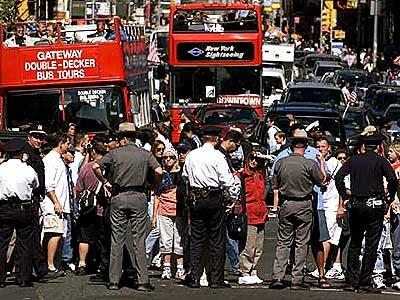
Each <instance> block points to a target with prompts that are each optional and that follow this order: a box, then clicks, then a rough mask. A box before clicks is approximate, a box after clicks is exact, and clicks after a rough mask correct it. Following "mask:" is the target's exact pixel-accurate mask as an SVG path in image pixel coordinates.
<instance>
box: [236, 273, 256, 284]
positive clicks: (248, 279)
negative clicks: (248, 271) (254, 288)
mask: <svg viewBox="0 0 400 300" xmlns="http://www.w3.org/2000/svg"><path fill="white" fill-rule="evenodd" d="M238 283H239V284H256V282H255V279H254V277H253V276H249V275H247V276H242V277H239V280H238Z"/></svg>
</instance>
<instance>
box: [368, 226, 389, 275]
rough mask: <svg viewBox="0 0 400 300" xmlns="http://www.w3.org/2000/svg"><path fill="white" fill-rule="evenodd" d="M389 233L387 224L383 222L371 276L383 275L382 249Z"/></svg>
mask: <svg viewBox="0 0 400 300" xmlns="http://www.w3.org/2000/svg"><path fill="white" fill-rule="evenodd" d="M389 234H390V232H389V231H388V226H386V223H383V229H382V234H381V238H380V240H379V246H378V251H377V257H376V262H375V267H374V273H373V274H372V277H376V276H383V273H384V272H385V263H384V261H383V251H384V248H385V241H386V238H387V236H388V235H389Z"/></svg>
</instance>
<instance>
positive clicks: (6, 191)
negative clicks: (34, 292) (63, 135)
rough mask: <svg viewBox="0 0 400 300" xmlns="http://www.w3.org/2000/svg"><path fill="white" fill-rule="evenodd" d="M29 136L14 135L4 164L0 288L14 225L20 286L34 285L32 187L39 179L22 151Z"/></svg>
mask: <svg viewBox="0 0 400 300" xmlns="http://www.w3.org/2000/svg"><path fill="white" fill-rule="evenodd" d="M24 146H25V140H22V139H11V140H9V141H8V142H7V144H6V147H5V150H6V152H7V156H8V160H7V161H5V162H4V163H2V164H1V165H0V288H3V287H5V281H6V270H5V266H6V260H7V248H8V244H9V242H10V239H11V236H12V234H13V231H14V229H15V230H16V233H17V246H18V248H19V254H20V268H19V273H20V274H19V278H20V282H19V284H20V286H21V287H27V286H31V285H32V283H31V272H32V251H33V246H32V234H33V207H32V191H33V189H35V188H37V187H38V186H39V179H38V176H37V174H36V172H35V171H34V170H33V168H32V167H30V166H28V165H27V164H26V160H27V155H26V154H23V153H22V149H23V147H24Z"/></svg>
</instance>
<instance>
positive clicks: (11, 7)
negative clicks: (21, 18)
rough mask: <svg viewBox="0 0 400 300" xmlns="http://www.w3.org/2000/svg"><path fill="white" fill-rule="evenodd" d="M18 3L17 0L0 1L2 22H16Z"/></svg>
mask: <svg viewBox="0 0 400 300" xmlns="http://www.w3.org/2000/svg"><path fill="white" fill-rule="evenodd" d="M15 15H16V2H15V0H0V22H12V21H15Z"/></svg>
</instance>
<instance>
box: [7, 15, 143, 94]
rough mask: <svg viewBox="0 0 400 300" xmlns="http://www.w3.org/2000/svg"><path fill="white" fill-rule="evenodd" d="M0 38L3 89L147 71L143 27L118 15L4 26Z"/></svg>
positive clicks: (119, 78)
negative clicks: (77, 22) (87, 21)
mask: <svg viewBox="0 0 400 300" xmlns="http://www.w3.org/2000/svg"><path fill="white" fill-rule="evenodd" d="M107 21H109V22H107ZM107 23H108V24H107ZM0 43H1V45H0V87H1V88H13V87H20V86H47V85H48V86H52V85H60V84H65V85H68V84H76V83H77V82H79V83H85V82H88V83H90V82H101V81H105V82H109V81H124V80H126V79H127V77H128V76H134V75H137V74H138V73H143V72H145V71H146V69H145V68H146V65H145V64H143V62H142V61H143V57H144V56H145V55H146V54H145V53H146V42H145V37H144V30H143V28H141V27H138V26H135V25H129V24H126V25H121V23H120V20H119V19H118V18H115V19H113V20H111V21H110V20H105V19H100V20H97V23H96V24H90V25H64V24H62V23H61V22H39V23H19V24H14V25H13V26H12V27H6V26H2V27H1V30H0Z"/></svg>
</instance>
